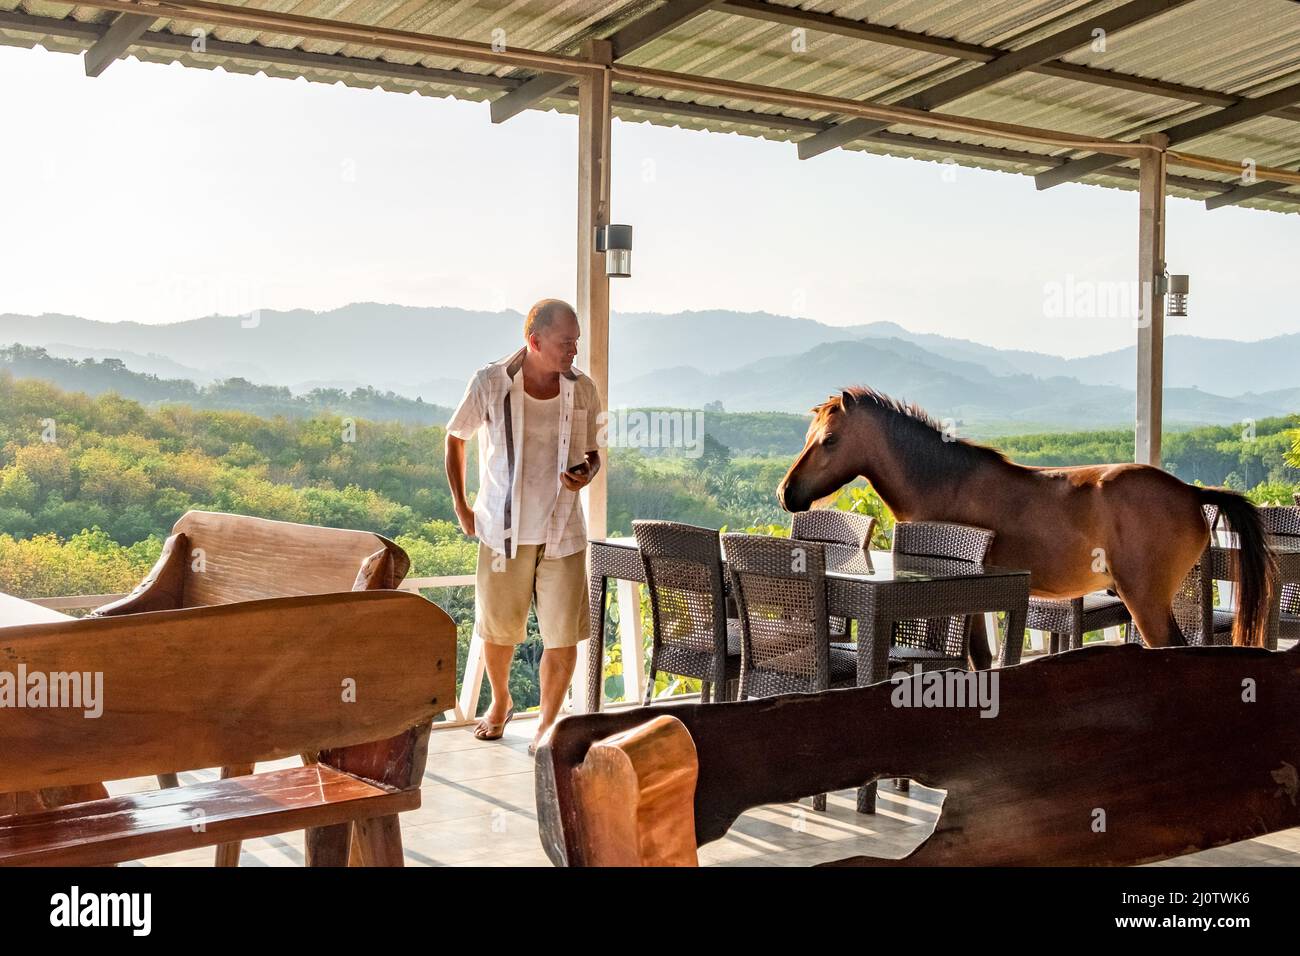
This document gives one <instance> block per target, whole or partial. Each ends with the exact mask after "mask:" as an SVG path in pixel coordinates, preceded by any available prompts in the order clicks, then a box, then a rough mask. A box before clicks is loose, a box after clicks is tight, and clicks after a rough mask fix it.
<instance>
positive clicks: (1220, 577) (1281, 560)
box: [1210, 535, 1300, 651]
mask: <svg viewBox="0 0 1300 956" xmlns="http://www.w3.org/2000/svg"><path fill="white" fill-rule="evenodd" d="M1224 539H1225V540H1224V543H1222V544H1214V545H1211V546H1210V553H1211V555H1212V556H1213V560H1214V575H1213V577H1214V580H1216V581H1231V582H1233V584H1234V585H1235V584H1236V582H1237V580H1238V574H1237V560H1236V556H1237V548H1236V547H1235V544H1236V535H1225V536H1224ZM1269 547H1270V548H1271V549H1272V551H1273V554H1274V556H1275V557H1276V558H1277V577H1276V578H1274V580H1273V597H1272V600H1271V601H1269V605H1268V633H1267V641H1268V643H1267V645H1266V646H1267V647H1268V649H1269V650H1270V651H1275V650H1277V641H1278V637H1279V635H1280V632H1281V624H1282V585H1284V584H1300V539H1297V538H1294V537H1289V536H1288V537H1272V538H1270V539H1269Z"/></svg>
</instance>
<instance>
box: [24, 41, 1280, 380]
mask: <svg viewBox="0 0 1300 956" xmlns="http://www.w3.org/2000/svg"><path fill="white" fill-rule="evenodd" d="M0 90H3V91H4V93H3V98H2V99H0V102H2V103H3V106H4V111H3V130H4V133H3V136H4V137H5V142H4V143H3V147H2V148H0V181H2V182H3V183H4V197H3V199H2V200H0V226H2V228H0V312H18V313H32V314H38V313H42V312H64V313H71V314H75V315H80V316H84V317H86V318H91V319H100V320H106V321H119V320H124V319H134V320H138V321H142V322H173V321H180V320H183V319H189V318H195V317H198V316H201V315H206V314H211V313H213V312H222V313H226V314H233V313H241V312H248V311H250V310H251V309H254V308H269V309H290V308H308V309H316V310H324V309H330V308H334V307H337V306H341V305H345V304H347V303H350V302H357V301H378V302H397V303H403V304H408V305H420V306H432V305H451V306H461V307H465V308H472V309H493V310H496V309H502V308H507V307H508V308H513V309H516V310H519V311H523V310H526V309H527V307H528V305H529V304H530V303H531V302H533V301H534V300H536V299H538V298H540V297H542V296H546V295H558V296H561V297H565V298H571V297H572V296H573V294H574V281H575V280H574V272H575V270H574V252H573V249H574V235H575V231H576V198H575V196H576V177H577V173H576V168H575V156H576V148H577V147H576V142H577V121H576V119H575V118H574V117H572V116H562V115H559V114H555V113H538V112H527V113H525V114H523V115H521V116H518V117H516V118H515V119H513V120H511V121H510V122H508V123H506V124H503V125H501V126H493V125H492V124H491V123H490V122H489V120H488V108H487V104H486V103H463V102H457V101H454V100H450V99H448V100H435V99H429V98H422V97H417V96H403V95H399V94H394V93H385V92H382V91H378V90H355V89H348V88H345V87H342V86H326V85H322V84H311V83H307V82H305V81H288V80H280V79H270V78H267V77H263V76H252V77H250V76H240V75H233V74H226V73H224V72H207V71H202V70H194V69H186V68H183V67H180V66H175V65H173V66H170V67H164V66H157V65H153V64H142V63H138V62H136V61H135V60H134V59H131V60H126V61H123V62H119V63H117V64H115V65H113V66H112V67H111V68H110V69H109V70H108V71H107V72H106V73H105V74H104V75H103V76H102V77H100V78H99V79H97V80H92V79H88V78H86V77H85V75H84V72H83V69H82V65H81V62H80V60H79V58H77V57H73V56H69V55H66V54H56V53H47V52H45V51H44V50H39V49H38V50H22V49H14V48H6V47H0ZM613 140H614V159H615V163H614V177H613V218H614V221H616V222H629V223H631V224H632V225H633V226H634V228H635V249H634V253H633V277H632V278H630V279H623V280H616V281H615V282H614V285H613V292H612V302H613V308H614V309H615V311H624V312H632V311H636V312H640V311H654V312H677V311H683V310H691V309H695V310H700V309H735V310H739V311H751V310H755V311H757V310H764V311H768V312H774V313H779V314H786V315H800V316H805V317H808V318H812V319H816V320H818V321H820V322H825V323H829V324H836V325H848V324H857V323H863V322H871V321H876V320H890V321H894V322H897V323H899V324H900V325H903V326H905V327H907V328H909V329H913V330H915V331H924V332H937V333H940V334H944V335H951V336H956V337H960V338H967V339H972V340H975V341H979V342H985V343H987V344H990V345H995V346H998V347H1002V348H1026V349H1034V350H1037V351H1043V352H1055V353H1057V354H1061V355H1082V354H1090V353H1095V352H1102V351H1107V350H1109V349H1112V348H1118V347H1122V346H1125V345H1128V344H1131V342H1132V341H1133V336H1134V331H1133V327H1132V322H1131V320H1130V318H1128V317H1127V316H1114V317H1100V318H1080V317H1054V316H1053V315H1051V314H1050V312H1051V310H1050V309H1049V308H1048V307H1047V305H1046V303H1047V301H1048V299H1049V298H1050V295H1051V290H1052V289H1067V288H1078V287H1079V285H1080V284H1081V283H1082V284H1087V283H1110V284H1119V285H1121V286H1123V285H1127V284H1128V283H1130V282H1131V281H1132V280H1133V279H1134V277H1135V274H1136V261H1137V194H1136V193H1133V192H1120V191H1117V190H1106V189H1099V188H1095V187H1084V186H1079V185H1067V186H1062V187H1058V188H1056V189H1052V190H1050V191H1047V192H1043V193H1039V192H1036V191H1035V190H1034V186H1033V181H1032V179H1031V178H1029V177H1022V176H1013V175H1006V174H999V173H991V172H982V171H979V170H971V169H964V168H960V167H951V166H949V167H945V166H941V165H939V164H935V163H924V162H917V161H912V160H904V159H893V158H889V157H874V156H868V155H865V154H861V153H848V152H845V151H843V150H840V151H836V152H834V153H831V154H828V155H824V156H821V157H819V158H817V159H814V160H810V161H807V162H799V161H798V160H797V159H796V158H795V152H794V146H793V145H791V144H786V143H773V142H766V141H763V140H758V139H752V138H745V137H740V136H735V135H719V134H707V133H698V132H691V131H686V130H678V129H665V128H662V127H655V126H650V125H646V124H629V123H622V122H618V121H616V122H615V124H614V136H613ZM945 174H947V175H945ZM948 180H952V181H948ZM1167 258H1168V261H1169V266H1170V271H1171V272H1186V273H1190V275H1191V277H1192V278H1191V283H1192V285H1191V288H1192V295H1191V302H1190V305H1191V308H1190V311H1191V313H1192V314H1191V316H1190V317H1188V318H1186V319H1170V320H1169V323H1168V327H1167V332H1168V333H1169V334H1177V333H1188V334H1192V335H1200V336H1206V337H1217V338H1233V339H1259V338H1264V337H1267V336H1271V335H1278V334H1282V333H1288V332H1294V331H1300V307H1297V304H1296V302H1297V298H1296V295H1295V275H1294V270H1295V268H1296V263H1297V262H1300V216H1295V215H1278V214H1275V213H1264V212H1257V211H1252V210H1245V209H1222V210H1216V211H1215V212H1212V213H1211V212H1207V211H1206V210H1205V208H1204V206H1203V205H1202V204H1201V203H1198V202H1190V201H1187V200H1179V199H1171V200H1170V201H1169V217H1168V237H1167Z"/></svg>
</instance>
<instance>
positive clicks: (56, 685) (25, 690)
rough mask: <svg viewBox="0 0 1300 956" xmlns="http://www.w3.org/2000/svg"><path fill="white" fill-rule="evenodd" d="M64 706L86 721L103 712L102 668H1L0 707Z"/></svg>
mask: <svg viewBox="0 0 1300 956" xmlns="http://www.w3.org/2000/svg"><path fill="white" fill-rule="evenodd" d="M5 707H13V708H28V707H30V708H33V709H36V708H47V707H50V708H60V709H61V708H67V709H70V710H82V711H84V713H83V714H82V716H84V717H85V718H86V719H87V720H94V719H95V718H97V717H99V716H101V715H102V714H103V713H104V672H103V671H51V672H49V673H46V672H45V671H28V670H27V665H26V664H19V665H18V671H17V673H14V672H12V671H0V709H2V708H5Z"/></svg>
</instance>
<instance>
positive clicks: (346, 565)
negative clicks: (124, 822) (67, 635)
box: [92, 511, 411, 866]
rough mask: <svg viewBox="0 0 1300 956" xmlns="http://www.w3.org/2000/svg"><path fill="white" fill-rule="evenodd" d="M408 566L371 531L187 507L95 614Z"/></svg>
mask: <svg viewBox="0 0 1300 956" xmlns="http://www.w3.org/2000/svg"><path fill="white" fill-rule="evenodd" d="M410 566H411V561H410V559H409V558H408V557H407V554H406V552H405V551H403V550H402V549H401V548H400V547H398V546H397V545H396V544H394V543H393V542H392V541H390V540H388V539H387V538H385V537H383V536H382V535H378V534H373V533H371V532H368V531H352V530H348V529H342V528H322V527H319V526H317V525H307V524H295V523H293V522H289V521H272V520H270V519H268V518H254V517H249V516H248V515H237V514H226V513H224V512H214V511H189V512H186V513H185V514H184V515H182V516H181V517H180V519H179V520H178V521H177V522H176V524H175V525H174V526H173V527H172V533H171V534H170V535H169V536H168V538H167V540H166V541H165V542H164V544H163V549H162V554H161V556H160V557H159V558H158V561H157V562H156V563H155V564H154V566H153V568H152V569H151V570H150V572H149V574H148V575H146V576H145V579H144V580H143V581H142V582H140V584H139V585H138V586H137V587H136V588H135V590H133V591H132V592H131V593H130V594H128V595H127V596H126V597H124V598H122V599H121V600H119V601H114V602H113V603H112V604H106V605H104V606H103V607H100V608H98V609H97V610H96V611H94V613H93V615H92V616H94V617H113V616H117V615H120V614H138V613H140V612H143V611H162V610H176V609H178V608H184V607H205V606H210V605H216V604H233V603H235V602H238V601H254V600H258V599H259V598H272V597H292V596H295V595H301V594H330V593H334V592H338V591H348V590H353V591H372V590H380V589H386V588H396V587H397V586H398V585H399V584H401V583H402V579H403V578H404V577H405V576H406V572H407V571H408V570H409V569H410ZM178 769H181V770H188V769H191V768H188V767H181V768H178ZM253 769H254V765H253V764H242V765H236V766H228V767H223V768H222V770H221V775H222V777H223V778H224V777H238V776H242V775H244V774H250V773H252V772H253ZM158 780H159V783H160V784H161V785H162V786H164V787H177V786H180V781H179V780H178V779H177V776H176V774H175V773H174V772H169V773H163V774H160V775H159V778H158ZM239 852H240V846H239V844H238V843H237V842H232V843H228V844H224V845H222V846H219V847H217V852H216V862H217V865H218V866H237V865H238V864H239Z"/></svg>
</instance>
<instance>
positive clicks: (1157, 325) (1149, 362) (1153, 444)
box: [1133, 133, 1169, 466]
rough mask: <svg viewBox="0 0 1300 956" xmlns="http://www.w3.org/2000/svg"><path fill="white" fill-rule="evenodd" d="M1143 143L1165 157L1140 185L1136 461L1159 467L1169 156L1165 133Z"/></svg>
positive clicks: (1148, 158)
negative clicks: (1166, 198) (1162, 280)
mask: <svg viewBox="0 0 1300 956" xmlns="http://www.w3.org/2000/svg"><path fill="white" fill-rule="evenodd" d="M1142 141H1143V142H1144V143H1150V144H1151V145H1153V146H1158V147H1160V149H1161V152H1148V153H1144V154H1143V155H1142V158H1141V160H1139V162H1140V164H1141V165H1140V168H1139V179H1138V301H1139V302H1140V304H1141V317H1140V318H1139V320H1138V340H1137V416H1136V428H1135V432H1134V452H1133V460H1134V461H1136V462H1138V463H1140V464H1145V465H1156V466H1159V464H1160V432H1161V425H1162V421H1161V419H1162V411H1163V398H1164V352H1165V304H1164V296H1163V295H1161V289H1160V282H1161V279H1162V277H1163V276H1164V273H1165V171H1166V170H1165V154H1164V152H1163V150H1164V148H1165V147H1166V146H1168V145H1169V144H1168V142H1167V141H1166V140H1165V136H1164V134H1163V133H1148V134H1146V135H1145V136H1143V137H1142Z"/></svg>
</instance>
